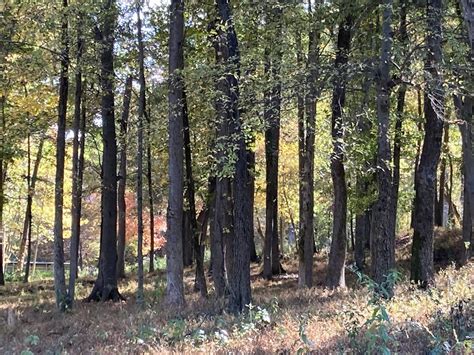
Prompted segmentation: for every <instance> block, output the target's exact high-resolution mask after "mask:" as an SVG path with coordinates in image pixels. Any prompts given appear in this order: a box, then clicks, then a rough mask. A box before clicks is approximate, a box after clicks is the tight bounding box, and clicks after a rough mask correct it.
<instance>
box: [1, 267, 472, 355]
mask: <svg viewBox="0 0 474 355" xmlns="http://www.w3.org/2000/svg"><path fill="white" fill-rule="evenodd" d="M285 268H286V269H287V270H288V271H289V272H288V274H287V275H285V276H282V277H280V278H278V277H277V278H275V280H274V281H271V282H270V281H264V280H262V279H259V278H256V274H257V273H258V271H259V269H258V268H257V267H254V268H253V274H254V278H256V279H255V281H254V282H253V290H254V298H253V304H251V305H248V306H247V309H246V312H245V313H244V314H242V315H241V316H238V317H235V316H233V315H230V314H227V313H226V312H225V311H224V309H225V307H224V306H225V305H224V304H223V302H221V301H220V300H216V299H214V298H213V297H212V295H211V296H210V298H209V299H207V300H203V299H201V298H200V297H199V296H198V295H197V294H195V293H193V292H192V280H193V279H192V271H191V270H188V272H187V274H186V292H187V300H188V302H187V306H186V307H185V308H184V309H182V310H179V311H177V310H173V309H168V308H166V307H164V306H163V302H162V301H163V294H164V286H163V285H164V275H163V274H162V273H159V272H158V273H155V274H153V275H151V276H149V277H147V278H146V285H145V291H146V301H147V305H146V307H145V308H144V309H139V308H138V307H136V306H135V300H134V292H135V289H136V282H135V281H134V280H126V281H125V282H123V283H122V284H121V285H120V289H121V291H122V292H123V294H124V295H125V296H126V297H127V302H122V303H118V304H112V303H106V304H95V303H82V302H77V304H76V307H75V308H74V309H73V310H72V311H70V312H68V313H67V314H59V313H57V312H56V310H55V308H54V304H53V300H54V298H53V288H52V284H51V281H49V282H43V283H42V284H41V287H40V285H39V284H37V283H33V284H32V285H29V288H25V287H23V288H22V287H21V285H19V284H10V285H9V286H7V287H5V288H3V290H0V291H1V293H2V297H1V299H0V315H1V317H0V353H21V352H22V351H24V352H25V353H29V352H31V353H39V352H43V353H44V352H46V353H78V352H95V353H97V352H98V353H113V352H117V351H118V352H152V353H156V352H163V351H176V352H199V351H206V352H216V351H219V350H239V351H242V352H258V351H263V352H281V353H307V352H311V351H316V352H322V353H334V352H336V353H338V352H352V353H374V354H375V353H377V354H378V353H381V354H388V353H419V352H427V353H432V354H438V353H470V352H472V349H473V343H472V340H473V336H474V329H473V324H472V322H473V321H472V320H473V319H474V311H473V287H472V285H473V275H474V265H473V264H472V263H471V264H468V265H467V266H465V267H463V268H460V269H458V270H456V269H455V268H454V267H453V266H450V267H448V268H446V269H444V270H441V271H440V272H439V273H438V275H437V277H436V286H435V287H434V288H432V289H430V290H428V291H423V290H419V289H418V288H417V287H416V285H413V284H410V282H409V281H408V280H406V279H403V277H402V276H401V274H399V273H396V272H394V273H392V274H391V275H390V277H389V279H388V280H387V283H386V284H384V285H377V284H375V283H373V281H372V280H370V279H369V278H368V277H367V276H365V275H363V274H357V275H356V276H357V279H358V283H359V286H358V287H355V288H352V289H346V290H336V291H331V290H327V289H323V288H321V287H318V288H314V289H311V290H307V289H306V290H300V289H298V288H297V281H296V277H294V276H296V275H295V274H294V272H295V271H296V270H295V269H294V265H292V264H288V265H285ZM292 272H293V273H292ZM35 285H36V286H35ZM387 287H394V291H395V296H394V297H393V298H392V299H390V300H388V299H387V298H386V297H384V288H387ZM89 291H90V285H89V284H88V283H87V282H85V283H81V282H80V283H79V285H78V290H77V293H78V296H79V298H83V297H85V296H87V293H88V292H89Z"/></svg>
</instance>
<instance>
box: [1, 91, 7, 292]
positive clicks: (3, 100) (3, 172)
mask: <svg viewBox="0 0 474 355" xmlns="http://www.w3.org/2000/svg"><path fill="white" fill-rule="evenodd" d="M0 100H1V103H2V120H1V122H0V146H1V147H3V144H4V134H5V101H6V98H5V96H3V95H2V96H1V98H0ZM4 175H5V171H4V162H3V154H2V157H1V158H0V286H3V285H5V275H4V271H3V269H4V258H5V256H4V249H5V245H4V238H5V234H4V230H3V205H4V203H5V197H4V183H5V179H4Z"/></svg>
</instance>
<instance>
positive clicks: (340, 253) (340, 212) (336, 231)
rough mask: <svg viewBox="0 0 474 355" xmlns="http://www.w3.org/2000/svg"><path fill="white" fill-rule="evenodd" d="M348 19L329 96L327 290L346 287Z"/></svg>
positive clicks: (342, 30) (339, 41)
mask: <svg viewBox="0 0 474 355" xmlns="http://www.w3.org/2000/svg"><path fill="white" fill-rule="evenodd" d="M352 23H353V20H352V16H351V15H348V16H347V17H346V18H345V19H344V21H343V22H341V23H340V24H339V33H338V36H337V53H336V59H335V65H334V66H335V71H336V79H335V80H334V90H333V96H332V104H331V108H332V130H331V134H332V142H333V153H332V155H331V176H332V182H333V187H334V213H333V229H332V230H333V232H332V241H331V249H330V253H329V264H328V273H327V280H326V284H327V286H328V287H329V288H336V287H346V279H345V273H344V270H345V261H346V240H347V236H346V230H347V225H346V224H347V223H346V221H347V186H346V173H345V169H344V143H343V139H344V121H343V108H344V105H345V101H346V81H347V63H348V60H349V50H350V45H351V30H352Z"/></svg>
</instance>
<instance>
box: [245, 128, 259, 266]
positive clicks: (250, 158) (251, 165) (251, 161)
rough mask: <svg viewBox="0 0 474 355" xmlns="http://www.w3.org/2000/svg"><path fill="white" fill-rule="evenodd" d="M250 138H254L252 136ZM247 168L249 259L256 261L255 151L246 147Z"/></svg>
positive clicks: (257, 258)
mask: <svg viewBox="0 0 474 355" xmlns="http://www.w3.org/2000/svg"><path fill="white" fill-rule="evenodd" d="M252 139H255V138H254V137H253V138H252ZM247 169H248V171H249V181H248V184H247V189H246V193H247V198H248V204H249V206H250V208H248V209H247V214H248V215H247V217H246V218H245V220H246V221H247V223H248V224H249V225H248V227H247V228H248V230H249V232H250V261H251V262H252V263H257V262H258V261H259V257H258V255H257V249H256V248H255V228H254V217H255V216H254V205H255V152H254V151H253V150H252V149H251V148H248V147H247Z"/></svg>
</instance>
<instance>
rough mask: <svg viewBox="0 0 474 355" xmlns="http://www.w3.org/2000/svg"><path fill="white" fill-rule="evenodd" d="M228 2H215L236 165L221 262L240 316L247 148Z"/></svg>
mask: <svg viewBox="0 0 474 355" xmlns="http://www.w3.org/2000/svg"><path fill="white" fill-rule="evenodd" d="M228 1H229V0H217V11H218V14H219V17H220V21H221V25H222V26H223V28H224V29H225V32H224V33H223V36H222V38H223V41H222V50H223V51H222V60H223V63H224V64H225V65H226V67H227V70H226V73H227V74H226V76H225V84H226V85H225V86H226V90H225V93H224V92H223V94H225V95H226V97H227V100H226V104H225V111H226V113H227V118H228V120H229V128H230V129H229V133H230V137H236V138H234V139H235V144H236V148H237V151H236V153H237V161H236V163H235V172H234V176H233V180H232V190H231V192H232V196H231V197H232V200H233V201H232V202H233V209H232V212H233V216H232V217H233V227H234V229H233V232H234V236H233V238H226V239H225V248H226V254H225V260H226V271H227V280H228V287H229V305H228V308H229V310H230V311H231V312H242V311H243V310H244V308H245V306H246V305H248V304H249V303H250V302H251V289H250V248H249V244H250V231H249V230H248V227H249V224H248V223H246V221H245V218H246V209H247V208H251V206H249V200H248V198H247V196H246V194H245V193H242V192H244V191H246V190H247V184H248V181H249V171H248V168H247V148H246V145H245V138H244V133H243V127H242V120H241V117H240V113H239V82H238V80H239V77H240V54H239V48H238V42H237V34H236V33H235V29H234V24H233V20H232V14H231V9H230V4H229V2H228Z"/></svg>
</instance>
